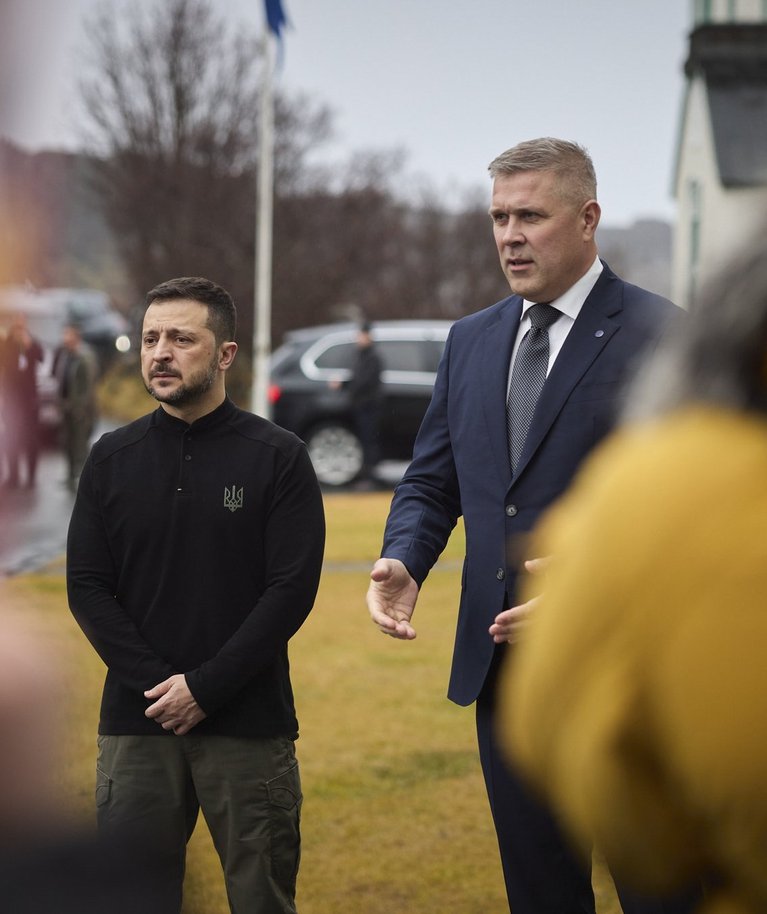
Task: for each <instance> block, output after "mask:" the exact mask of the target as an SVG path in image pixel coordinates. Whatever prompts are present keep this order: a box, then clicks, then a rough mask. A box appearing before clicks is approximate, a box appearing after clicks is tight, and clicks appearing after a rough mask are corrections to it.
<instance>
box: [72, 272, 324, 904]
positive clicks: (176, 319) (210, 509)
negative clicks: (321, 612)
mask: <svg viewBox="0 0 767 914" xmlns="http://www.w3.org/2000/svg"><path fill="white" fill-rule="evenodd" d="M146 304H147V308H146V313H145V315H144V324H143V331H142V338H141V339H142V342H141V369H142V377H143V380H144V384H145V386H146V388H147V390H148V392H149V393H150V394H151V395H152V396H153V397H154V398H155V399H156V400H157V401H158V402H159V404H160V405H159V407H158V409H156V410H155V411H154V412H153V413H151V414H149V415H147V416H144V417H143V418H141V419H138V420H136V421H135V422H132V423H131V424H129V425H127V426H125V427H123V428H120V429H117V430H116V431H113V432H109V433H107V434H106V435H103V436H102V437H101V438H100V439H99V441H98V442H97V443H96V444H95V445H94V446H93V448H92V449H91V452H90V454H89V456H88V459H87V461H86V464H85V468H84V470H83V473H82V476H81V478H80V484H79V487H78V491H77V497H76V500H75V506H74V510H73V513H72V519H71V522H70V527H69V536H68V541H67V588H68V593H69V603H70V607H71V609H72V612H73V614H74V616H75V618H76V619H77V621H78V623H79V624H80V626H81V627H82V629H83V631H84V632H85V634H86V635H87V636H88V638H89V639H90V641H91V643H92V645H93V646H94V648H95V650H96V651H97V652H98V654H99V656H100V657H101V659H102V660H103V661H104V663H105V665H106V667H107V676H106V682H105V685H104V693H103V699H102V704H101V717H100V721H99V738H98V745H99V751H98V761H97V786H96V805H97V813H98V821H99V828H100V831H101V833H102V834H103V835H105V836H113V835H117V836H127V837H130V838H132V839H134V840H136V841H137V842H138V843H139V845H140V846H141V847H142V848H143V849H145V850H146V851H147V852H149V853H151V856H152V858H153V860H154V861H155V862H156V863H157V864H158V866H159V868H160V870H161V871H162V873H163V874H164V882H163V886H162V891H161V893H160V894H161V897H162V898H163V899H164V905H165V908H164V912H165V914H174V912H179V911H180V910H181V903H182V890H183V878H184V868H185V859H186V844H187V841H188V840H189V838H190V837H191V835H192V832H193V830H194V826H195V823H196V820H197V816H198V814H199V811H200V809H202V811H203V814H204V816H205V819H206V822H207V824H208V827H209V829H210V832H211V835H212V837H213V842H214V844H215V846H216V849H217V851H218V854H219V857H220V858H221V862H222V865H223V869H224V878H225V882H226V889H227V896H228V898H229V904H230V906H231V909H232V911H236V912H237V914H278V912H279V914H294V912H295V901H294V899H295V891H296V877H297V873H298V865H299V860H300V849H301V840H300V828H299V824H300V815H301V804H302V793H301V780H300V776H299V769H298V762H297V760H296V754H295V740H296V739H297V737H298V721H297V719H296V711H295V704H294V699H293V690H292V686H291V681H290V664H289V660H288V641H289V640H290V638H291V637H292V636H293V635H294V634H295V633H296V632H297V631H298V629H299V628H300V626H301V625H302V624H303V622H304V620H305V619H306V617H307V615H308V614H309V611H310V610H311V608H312V605H313V603H314V598H315V595H316V592H317V586H318V583H319V576H320V570H321V567H322V555H323V548H324V539H325V522H324V513H323V505H322V496H321V493H320V489H319V485H318V483H317V478H316V476H315V474H314V470H313V468H312V465H311V461H310V459H309V455H308V453H307V451H306V448H305V447H304V445H303V443H302V442H301V441H300V440H299V439H298V438H297V437H296V436H295V435H293V434H292V433H290V432H287V431H285V430H284V429H281V428H279V427H278V426H276V425H274V424H273V423H271V422H269V421H267V420H266V419H263V418H261V417H260V416H254V415H252V414H251V413H248V412H246V411H244V410H241V409H239V408H238V407H236V406H235V405H234V403H233V402H232V401H231V400H230V399H229V397H228V396H227V393H226V384H225V380H226V374H227V372H228V371H229V369H230V368H231V366H232V363H233V361H234V358H235V355H236V352H237V343H236V342H235V341H234V336H235V328H236V310H235V306H234V302H233V301H232V299H231V296H230V295H229V293H228V292H227V291H226V290H225V289H222V288H221V287H220V286H218V285H216V284H215V283H213V282H210V280H207V279H203V278H200V277H182V278H179V279H174V280H169V281H168V282H165V283H161V284H160V285H159V286H156V287H155V288H154V289H152V290H151V291H150V292H149V293H148V295H147V300H146Z"/></svg>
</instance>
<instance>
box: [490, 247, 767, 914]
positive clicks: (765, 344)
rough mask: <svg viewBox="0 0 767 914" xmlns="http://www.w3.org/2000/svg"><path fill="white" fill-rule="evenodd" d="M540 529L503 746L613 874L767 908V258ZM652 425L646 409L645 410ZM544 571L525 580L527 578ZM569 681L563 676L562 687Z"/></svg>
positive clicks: (735, 910)
mask: <svg viewBox="0 0 767 914" xmlns="http://www.w3.org/2000/svg"><path fill="white" fill-rule="evenodd" d="M628 417H629V418H630V419H631V420H632V421H631V422H629V423H627V425H626V426H625V427H624V428H623V430H622V431H621V432H619V433H618V434H616V435H615V436H613V438H611V439H610V440H608V441H607V443H606V444H605V445H603V446H602V447H601V448H600V449H599V450H598V451H596V452H595V454H594V456H593V457H592V458H591V459H590V460H589V461H588V463H587V464H586V465H585V467H584V469H583V471H582V472H581V474H580V475H579V477H578V478H577V480H576V483H575V484H574V486H573V488H572V490H571V492H570V494H569V495H568V496H566V498H565V499H564V500H563V501H562V502H561V503H560V504H559V505H558V506H557V507H555V508H554V509H553V511H552V512H550V513H549V515H548V516H547V517H546V518H544V520H543V522H542V524H541V525H540V526H539V528H538V530H537V531H536V543H535V545H536V547H537V548H536V549H535V553H534V554H537V555H551V556H552V561H551V564H550V566H549V569H548V571H547V573H546V576H545V578H544V579H543V581H542V582H541V581H536V582H534V584H535V587H534V588H533V589H537V590H540V589H542V590H543V596H542V599H541V602H540V605H539V607H538V609H537V611H536V614H535V617H534V619H533V620H532V622H531V624H530V628H529V631H528V633H527V636H526V637H525V638H524V639H523V640H522V641H521V642H520V643H519V644H518V645H517V648H518V650H517V652H516V654H515V656H514V657H513V660H512V662H510V663H509V664H508V665H507V668H506V670H505V675H504V677H503V679H502V681H501V685H500V689H501V700H500V706H501V710H500V714H501V715H502V726H503V731H504V740H505V745H506V749H507V751H508V753H509V754H510V755H511V756H513V757H514V759H515V760H516V761H517V762H518V763H519V764H521V765H522V766H523V768H525V769H526V770H527V772H528V773H529V776H530V778H531V780H533V781H534V782H535V783H536V784H537V786H538V787H539V788H540V789H541V791H542V792H543V793H544V794H545V795H546V796H547V797H548V798H549V800H550V801H551V802H552V803H553V804H554V806H555V807H556V808H557V809H558V811H559V813H560V814H561V817H562V819H563V821H564V822H565V824H566V826H567V827H568V829H569V830H570V832H571V834H572V835H573V838H574V840H575V841H576V842H577V843H578V844H579V845H581V846H582V847H584V848H586V847H588V846H590V843H591V841H592V840H594V841H596V843H597V845H598V846H599V848H600V850H601V851H602V852H603V853H604V855H605V857H606V859H607V862H608V864H609V866H610V869H611V871H612V872H613V873H614V875H615V876H616V878H618V879H620V880H622V881H623V882H625V883H627V884H633V885H634V886H635V887H637V888H638V889H639V890H640V891H645V892H647V893H650V894H656V895H658V896H666V895H671V894H673V893H674V892H677V891H679V890H681V889H682V888H683V887H685V886H686V885H690V884H692V883H697V882H699V881H703V882H704V883H705V884H706V885H707V886H708V889H707V894H706V897H705V900H704V901H703V902H702V903H701V905H700V906H699V908H698V909H697V910H699V911H701V912H702V911H705V912H706V914H714V912H717V914H720V912H725V911H726V912H728V914H756V912H757V911H764V910H767V868H766V867H765V866H764V853H765V851H764V849H765V847H767V794H765V791H764V773H765V771H767V672H765V666H764V661H763V654H764V644H765V643H767V612H765V605H766V604H767V535H765V518H767V258H765V257H764V252H763V251H757V252H755V253H752V254H751V256H749V257H748V258H746V259H745V260H743V261H740V262H738V263H735V264H733V265H732V267H731V269H730V270H728V271H727V273H726V275H724V276H722V282H721V283H720V285H719V287H718V288H717V289H714V290H712V292H711V294H710V296H708V297H707V298H706V300H705V301H703V302H702V303H701V304H700V306H699V307H698V308H696V309H695V311H694V312H693V313H692V314H691V316H690V319H689V321H688V322H687V324H686V326H683V327H681V328H679V332H678V333H677V334H676V335H674V336H673V337H671V338H669V339H668V340H667V342H666V344H665V345H664V346H663V347H662V350H661V351H660V352H659V353H658V354H657V356H656V357H655V358H654V359H653V360H652V362H651V363H650V364H649V365H648V367H647V369H646V371H645V372H644V374H643V377H642V379H641V381H640V382H639V384H638V385H637V387H636V389H635V391H634V394H633V397H632V399H631V403H630V405H629V410H628ZM639 420H642V421H639ZM531 583H532V582H531ZM563 683H566V684H567V688H565V689H563V688H562V685H563Z"/></svg>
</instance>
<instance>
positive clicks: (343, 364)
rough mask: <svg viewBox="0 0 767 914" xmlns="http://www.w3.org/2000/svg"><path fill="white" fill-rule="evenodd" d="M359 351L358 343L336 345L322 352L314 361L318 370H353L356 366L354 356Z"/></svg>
mask: <svg viewBox="0 0 767 914" xmlns="http://www.w3.org/2000/svg"><path fill="white" fill-rule="evenodd" d="M356 350H357V346H356V343H354V342H351V343H336V344H335V345H334V346H328V348H327V349H326V350H325V351H324V352H321V353H320V354H319V355H318V356H317V358H316V359H315V360H314V364H315V365H316V366H317V368H332V369H338V368H346V369H351V367H352V366H353V365H354V355H355V352H356Z"/></svg>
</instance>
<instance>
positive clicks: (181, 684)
mask: <svg viewBox="0 0 767 914" xmlns="http://www.w3.org/2000/svg"><path fill="white" fill-rule="evenodd" d="M144 697H145V698H149V699H150V700H151V699H157V700H156V701H155V702H154V704H151V705H149V707H148V708H147V709H146V711H145V712H144V713H145V714H146V716H147V717H149V718H151V719H152V720H156V721H157V723H158V724H160V725H161V726H162V728H163V730H172V731H173V732H174V733H175V734H176V736H183V735H184V734H185V733H188V732H189V731H190V730H191V729H192V727H194V726H196V725H197V724H199V722H200V721H201V720H204V719H205V717H206V716H207V715H206V714H205V712H204V711H203V710H202V708H201V707H200V706H199V705H198V704H197V702H196V701H195V700H194V697H193V695H192V693H191V692H190V691H189V686H188V685H187V684H186V677H185V676H183V675H182V674H181V673H176V674H175V675H174V676H171V677H170V678H169V679H166V680H165V681H164V682H159V683H158V684H157V685H156V686H154V688H152V689H148V690H147V691H146V692H144Z"/></svg>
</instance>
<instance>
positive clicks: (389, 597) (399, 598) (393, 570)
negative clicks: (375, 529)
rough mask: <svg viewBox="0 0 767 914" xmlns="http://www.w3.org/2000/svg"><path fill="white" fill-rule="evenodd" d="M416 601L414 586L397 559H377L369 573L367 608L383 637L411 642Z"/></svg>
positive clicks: (414, 583) (406, 571)
mask: <svg viewBox="0 0 767 914" xmlns="http://www.w3.org/2000/svg"><path fill="white" fill-rule="evenodd" d="M417 599H418V585H417V584H416V582H415V581H414V580H413V578H412V577H411V576H410V572H409V571H408V570H407V568H406V567H405V566H404V565H403V564H402V562H400V561H399V560H398V559H378V561H377V562H376V563H375V565H374V566H373V570H372V571H371V572H370V587H368V592H367V605H368V612H369V613H370V618H371V619H372V620H373V622H374V623H375V624H376V625H377V626H378V628H379V629H380V630H381V631H382V632H383V633H384V634H385V635H391V636H392V637H393V638H401V639H403V640H405V641H412V640H413V638H415V634H416V633H415V629H414V628H413V626H412V625H411V624H410V620H411V619H412V617H413V610H414V609H415V602H416V600H417Z"/></svg>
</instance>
